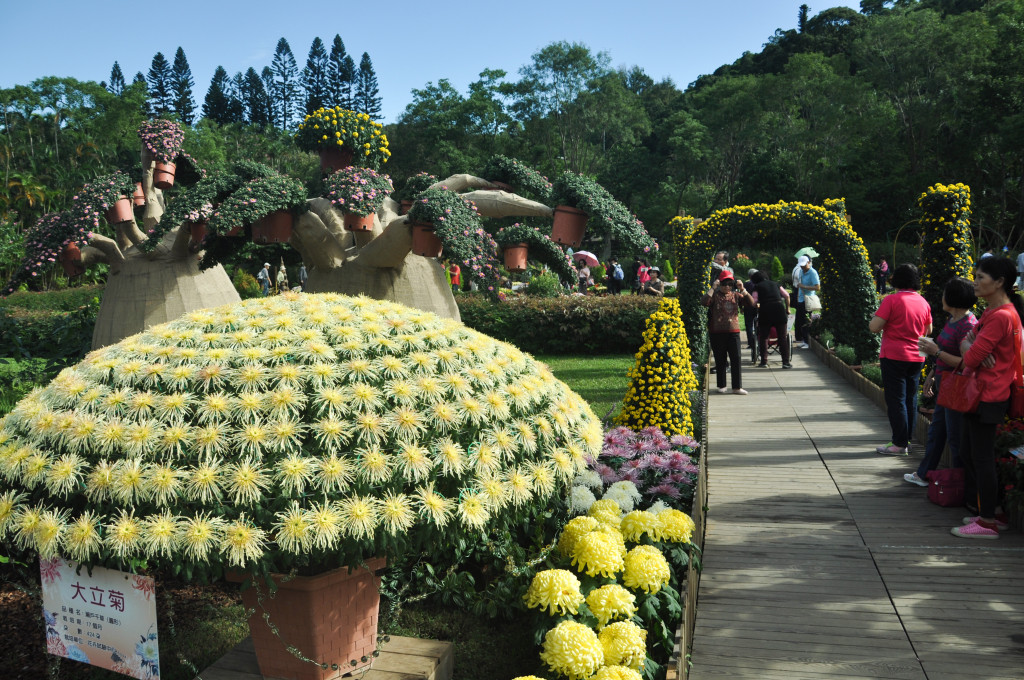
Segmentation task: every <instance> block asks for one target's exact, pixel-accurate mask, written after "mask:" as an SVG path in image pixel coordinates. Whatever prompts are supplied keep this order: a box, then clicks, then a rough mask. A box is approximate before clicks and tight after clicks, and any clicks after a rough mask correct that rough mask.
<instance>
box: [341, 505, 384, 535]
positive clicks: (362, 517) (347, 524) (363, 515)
mask: <svg viewBox="0 0 1024 680" xmlns="http://www.w3.org/2000/svg"><path fill="white" fill-rule="evenodd" d="M378 502H379V501H377V499H375V498H371V497H360V496H351V497H349V498H346V499H344V500H342V501H340V502H339V503H338V510H339V512H340V513H341V523H342V526H343V527H344V530H345V534H346V535H348V536H351V537H352V538H355V539H363V538H365V539H372V538H373V534H374V530H375V529H376V527H377V523H378V521H379V519H380V518H379V516H378V512H377V507H376V506H377V503H378Z"/></svg>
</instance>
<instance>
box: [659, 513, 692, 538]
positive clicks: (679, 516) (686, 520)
mask: <svg viewBox="0 0 1024 680" xmlns="http://www.w3.org/2000/svg"><path fill="white" fill-rule="evenodd" d="M658 525H659V527H658V540H665V541H672V542H673V543H689V542H690V539H691V538H692V537H693V530H694V529H695V528H696V525H694V523H693V520H692V519H691V518H690V516H689V515H687V514H686V513H685V512H682V511H680V510H675V509H673V508H666V509H664V510H662V511H661V512H659V513H658Z"/></svg>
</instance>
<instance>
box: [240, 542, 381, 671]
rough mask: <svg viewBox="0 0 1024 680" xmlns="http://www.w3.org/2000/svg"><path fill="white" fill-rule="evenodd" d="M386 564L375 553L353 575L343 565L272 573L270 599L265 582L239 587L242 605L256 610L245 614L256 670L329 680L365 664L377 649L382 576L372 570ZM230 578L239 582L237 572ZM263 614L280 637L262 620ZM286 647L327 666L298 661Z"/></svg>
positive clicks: (363, 666) (353, 571)
mask: <svg viewBox="0 0 1024 680" xmlns="http://www.w3.org/2000/svg"><path fill="white" fill-rule="evenodd" d="M385 564H386V561H385V559H384V558H383V557H376V558H373V559H370V560H367V562H366V566H365V567H360V568H357V569H354V570H352V572H351V573H349V570H348V568H347V567H341V568H340V569H334V570H333V571H328V572H326V573H323V574H319V575H317V576H296V577H295V578H292V579H287V580H286V579H285V577H282V576H280V575H274V577H273V578H274V582H275V583H276V584H277V592H276V593H274V595H273V597H271V596H270V594H269V593H268V592H267V587H266V585H265V584H263V583H258V586H259V588H258V590H257V588H256V587H252V588H246V589H245V590H244V591H242V603H243V604H244V605H245V608H246V609H247V610H255V611H254V613H253V614H252V615H251V616H250V617H249V631H250V632H251V633H252V642H253V646H254V647H255V648H256V661H257V662H258V663H259V666H260V673H261V674H262V675H263V676H265V677H268V678H289V679H290V680H332V679H333V678H340V677H341V676H342V675H345V674H347V673H351V672H352V671H354V670H358V669H360V668H365V667H366V666H369V665H370V663H371V662H372V661H373V652H374V651H375V650H376V648H377V614H378V610H379V608H380V577H378V576H377V575H376V573H375V572H376V571H377V570H379V569H383V568H384V565H385ZM229 578H231V579H232V580H237V579H238V575H237V574H236V575H234V577H232V576H230V575H229ZM260 593H262V596H261V595H260ZM261 597H262V602H260V599H261ZM264 612H266V613H267V614H269V616H270V623H271V624H273V625H274V626H276V627H277V631H278V635H279V636H280V637H278V635H275V634H274V632H273V631H272V630H271V629H270V626H268V625H267V622H266V621H265V620H264V619H263V614H264ZM288 645H292V646H294V647H295V648H296V649H298V651H299V652H301V653H302V655H303V656H305V657H306V658H309V659H312V660H314V661H316V662H318V663H326V664H327V665H328V668H327V669H326V670H324V669H323V668H321V667H320V666H317V665H314V664H311V663H308V662H305V661H301V660H299V659H298V658H296V657H295V656H294V655H293V654H292V653H291V652H289V651H288V649H287V646H288ZM353 661H355V662H356V664H355V665H354V666H353V665H352V662H353ZM332 665H333V666H337V668H336V669H335V668H331V666H332Z"/></svg>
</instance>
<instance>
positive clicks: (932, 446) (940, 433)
mask: <svg viewBox="0 0 1024 680" xmlns="http://www.w3.org/2000/svg"><path fill="white" fill-rule="evenodd" d="M941 382H942V380H941V377H939V376H936V378H935V388H934V392H935V394H936V395H937V394H938V393H939V388H940V387H941ZM962 415H963V414H962V413H960V412H959V411H951V410H950V409H948V408H946V407H944V406H939V405H938V404H935V413H933V414H932V424H931V426H929V428H928V443H927V444H926V445H925V447H924V460H922V461H921V465H920V466H919V467H918V468H917V476H918V477H920V478H921V479H924V478H925V476H926V475H927V474H928V473H929V472H930V471H932V470H934V469H936V468H938V467H939V461H940V460H941V459H942V450H943V449H944V448H945V447H946V443H947V442H948V443H949V453H950V457H951V458H952V463H953V467H963V466H964V465H963V463H961V462H960V425H961V423H962V419H961V416H962Z"/></svg>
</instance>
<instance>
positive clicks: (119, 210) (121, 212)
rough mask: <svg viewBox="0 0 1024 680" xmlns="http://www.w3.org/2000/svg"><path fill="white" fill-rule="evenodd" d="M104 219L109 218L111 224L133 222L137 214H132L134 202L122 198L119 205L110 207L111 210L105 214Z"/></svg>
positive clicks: (118, 202)
mask: <svg viewBox="0 0 1024 680" xmlns="http://www.w3.org/2000/svg"><path fill="white" fill-rule="evenodd" d="M104 217H106V218H107V222H109V223H110V224H118V223H120V222H133V221H134V220H135V214H134V213H133V212H132V202H131V200H129V199H128V198H127V197H121V198H120V199H118V201H117V203H115V204H114V205H112V206H110V209H109V210H107V212H106V213H104Z"/></svg>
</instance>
